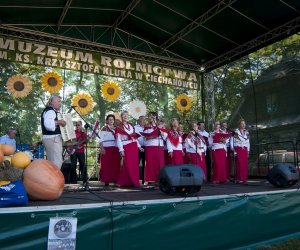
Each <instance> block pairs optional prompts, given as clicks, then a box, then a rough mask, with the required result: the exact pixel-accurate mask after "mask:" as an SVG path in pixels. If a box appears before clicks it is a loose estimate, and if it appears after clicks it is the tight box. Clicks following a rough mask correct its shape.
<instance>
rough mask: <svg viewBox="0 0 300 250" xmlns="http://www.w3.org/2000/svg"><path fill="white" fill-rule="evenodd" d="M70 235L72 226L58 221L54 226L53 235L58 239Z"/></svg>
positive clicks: (66, 222)
mask: <svg viewBox="0 0 300 250" xmlns="http://www.w3.org/2000/svg"><path fill="white" fill-rule="evenodd" d="M71 233H72V224H71V223H70V222H69V221H67V220H60V221H58V222H57V223H56V224H55V225H54V234H55V235H56V236H57V237H58V238H66V237H67V236H69V235H70V234H71Z"/></svg>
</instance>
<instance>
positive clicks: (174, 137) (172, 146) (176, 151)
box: [167, 118, 184, 165]
mask: <svg viewBox="0 0 300 250" xmlns="http://www.w3.org/2000/svg"><path fill="white" fill-rule="evenodd" d="M178 127H179V122H178V120H177V119H175V118H174V119H172V121H171V129H170V131H169V132H168V137H167V148H168V153H169V156H170V164H171V165H181V164H183V156H184V153H183V151H182V138H181V135H180V133H179V131H178Z"/></svg>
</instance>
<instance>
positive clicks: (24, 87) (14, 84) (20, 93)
mask: <svg viewBox="0 0 300 250" xmlns="http://www.w3.org/2000/svg"><path fill="white" fill-rule="evenodd" d="M6 87H7V91H8V92H9V93H10V94H11V95H12V96H14V97H16V98H24V97H26V96H28V94H29V92H30V91H31V89H32V84H31V82H30V81H29V80H28V79H27V78H26V77H25V76H22V75H13V76H11V77H10V78H8V80H7V83H6Z"/></svg>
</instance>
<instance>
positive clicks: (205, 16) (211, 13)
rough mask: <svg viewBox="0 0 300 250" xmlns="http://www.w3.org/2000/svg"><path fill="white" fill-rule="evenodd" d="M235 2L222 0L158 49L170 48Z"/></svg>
mask: <svg viewBox="0 0 300 250" xmlns="http://www.w3.org/2000/svg"><path fill="white" fill-rule="evenodd" d="M236 1H237V0H223V1H220V2H219V3H218V4H216V5H215V6H213V7H212V8H211V9H210V10H208V11H206V12H205V13H204V14H202V15H201V16H200V17H198V18H197V19H195V20H193V21H192V22H191V23H190V24H188V25H187V26H185V27H184V28H183V29H182V30H180V31H179V32H177V33H176V34H174V35H173V36H172V37H170V38H169V39H168V40H167V41H165V42H164V43H163V44H161V46H160V49H161V50H165V49H167V48H169V47H170V46H172V45H173V44H174V43H176V42H177V41H179V40H181V39H182V38H183V37H185V36H186V35H188V34H189V33H190V32H192V31H193V30H194V29H196V28H197V27H199V26H202V25H203V24H204V23H205V22H207V21H208V20H210V19H211V18H212V17H214V16H215V15H217V14H218V13H220V12H221V11H223V10H224V9H226V8H227V7H228V6H230V5H231V4H233V3H234V2H236Z"/></svg>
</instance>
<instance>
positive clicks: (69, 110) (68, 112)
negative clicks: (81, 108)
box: [67, 106, 77, 113]
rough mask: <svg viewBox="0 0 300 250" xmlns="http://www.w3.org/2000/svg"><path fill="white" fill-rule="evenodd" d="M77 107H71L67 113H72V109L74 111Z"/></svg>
mask: <svg viewBox="0 0 300 250" xmlns="http://www.w3.org/2000/svg"><path fill="white" fill-rule="evenodd" d="M76 107H77V106H71V107H70V108H69V110H68V112H67V113H71V111H72V109H73V108H76Z"/></svg>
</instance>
